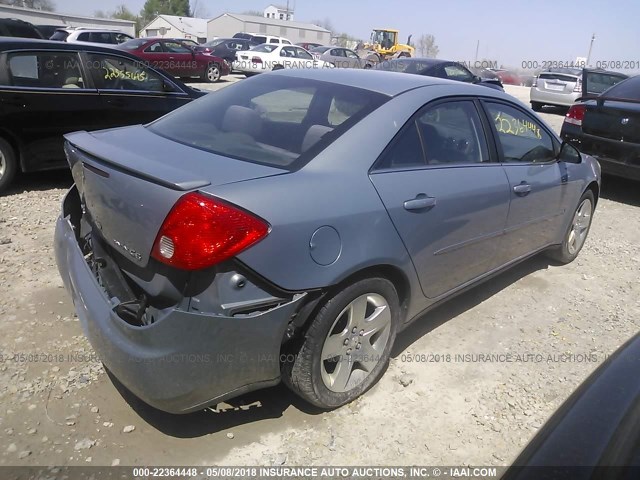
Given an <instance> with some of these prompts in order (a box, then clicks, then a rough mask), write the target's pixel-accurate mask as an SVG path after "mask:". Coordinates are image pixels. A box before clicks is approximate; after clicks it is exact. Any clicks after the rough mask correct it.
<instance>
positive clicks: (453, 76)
mask: <svg viewBox="0 0 640 480" xmlns="http://www.w3.org/2000/svg"><path fill="white" fill-rule="evenodd" d="M444 71H445V73H446V75H447V78H448V79H449V80H457V81H459V82H471V81H473V75H471V73H469V71H468V70H467V69H466V68H463V67H461V66H460V65H446V66H445V67H444Z"/></svg>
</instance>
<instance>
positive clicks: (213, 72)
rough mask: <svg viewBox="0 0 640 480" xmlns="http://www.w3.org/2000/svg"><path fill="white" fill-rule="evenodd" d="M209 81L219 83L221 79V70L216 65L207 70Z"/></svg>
mask: <svg viewBox="0 0 640 480" xmlns="http://www.w3.org/2000/svg"><path fill="white" fill-rule="evenodd" d="M207 79H208V80H209V81H210V82H217V81H218V80H219V79H220V69H219V68H218V67H217V66H215V65H211V66H209V68H208V69H207Z"/></svg>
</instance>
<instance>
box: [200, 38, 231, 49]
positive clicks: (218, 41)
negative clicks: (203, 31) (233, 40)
mask: <svg viewBox="0 0 640 480" xmlns="http://www.w3.org/2000/svg"><path fill="white" fill-rule="evenodd" d="M227 40H228V39H227V38H217V39H215V40H211V41H210V42H207V43H205V45H206V46H207V47H215V46H217V45H220V44H221V43H223V42H226V41H227Z"/></svg>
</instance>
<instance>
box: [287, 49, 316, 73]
mask: <svg viewBox="0 0 640 480" xmlns="http://www.w3.org/2000/svg"><path fill="white" fill-rule="evenodd" d="M291 48H293V49H294V51H295V52H296V58H297V59H298V68H314V67H315V65H316V62H315V60H314V58H313V55H311V54H310V53H309V52H307V51H306V50H305V49H304V48H302V47H291Z"/></svg>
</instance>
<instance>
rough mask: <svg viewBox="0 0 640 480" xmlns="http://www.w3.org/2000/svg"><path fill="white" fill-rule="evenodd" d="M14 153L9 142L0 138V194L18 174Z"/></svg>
mask: <svg viewBox="0 0 640 480" xmlns="http://www.w3.org/2000/svg"><path fill="white" fill-rule="evenodd" d="M16 158H17V156H16V152H15V150H14V149H13V147H12V146H11V145H9V142H7V141H6V140H4V139H2V138H0V192H2V191H3V190H5V189H6V188H7V187H8V186H9V185H10V184H11V182H12V181H13V178H14V177H15V176H16V173H17V172H18V161H17V159H16Z"/></svg>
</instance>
